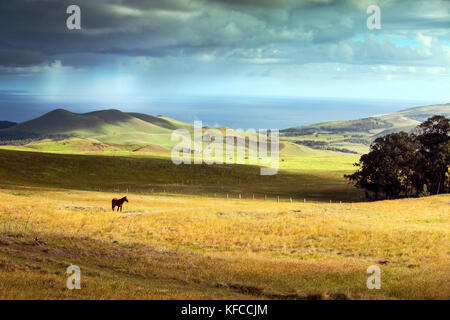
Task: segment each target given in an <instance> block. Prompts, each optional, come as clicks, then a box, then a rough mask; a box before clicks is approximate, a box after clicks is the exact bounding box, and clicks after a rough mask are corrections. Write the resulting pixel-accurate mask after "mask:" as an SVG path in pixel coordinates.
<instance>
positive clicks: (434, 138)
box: [412, 116, 450, 194]
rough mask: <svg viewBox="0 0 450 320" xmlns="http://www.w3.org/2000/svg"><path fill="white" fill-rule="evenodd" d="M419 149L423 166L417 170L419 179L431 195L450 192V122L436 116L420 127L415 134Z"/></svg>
mask: <svg viewBox="0 0 450 320" xmlns="http://www.w3.org/2000/svg"><path fill="white" fill-rule="evenodd" d="M412 136H413V140H414V141H415V142H416V144H417V147H418V148H419V157H420V158H421V165H420V166H419V167H418V168H416V171H417V172H416V175H417V179H419V180H420V179H422V186H423V184H426V185H427V186H428V191H429V192H430V193H431V194H438V193H442V192H448V191H449V190H448V169H449V165H450V120H449V119H447V118H445V117H444V116H434V117H431V118H429V119H428V120H427V121H425V122H424V123H422V124H421V125H419V126H418V127H417V128H416V129H415V130H414V132H413V135H412Z"/></svg>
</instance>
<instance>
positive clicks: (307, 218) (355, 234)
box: [0, 188, 450, 299]
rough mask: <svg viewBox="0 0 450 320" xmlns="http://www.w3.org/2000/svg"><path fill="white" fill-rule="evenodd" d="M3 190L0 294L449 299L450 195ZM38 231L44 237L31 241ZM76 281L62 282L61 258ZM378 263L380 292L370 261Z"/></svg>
mask: <svg viewBox="0 0 450 320" xmlns="http://www.w3.org/2000/svg"><path fill="white" fill-rule="evenodd" d="M116 196H117V195H115V194H109V193H100V192H85V191H67V190H58V189H43V188H10V189H1V190H0V198H1V199H2V206H1V207H0V298H3V299H12V298H44V299H58V298H77V299H78V298H80V299H88V298H100V299H111V298H119V299H122V298H137V299H155V298H156V299H173V298H175V299H184V298H192V299H211V298H212V299H222V298H237V299H240V298H251V299H259V298H263V299H264V298H269V299H270V298H273V299H285V298H289V299H303V298H306V299H308V298H330V299H338V298H350V299H361V298H370V299H372V298H375V299H377V298H401V299H428V298H431V299H448V298H450V286H449V278H450V247H449V243H450V241H449V240H450V239H449V237H450V216H449V212H450V210H449V209H450V196H449V195H442V196H434V197H429V198H422V199H405V200H393V201H382V202H372V203H353V204H351V203H346V204H338V203H336V204H324V203H320V204H319V203H306V204H304V203H295V202H294V203H285V202H283V203H276V202H269V201H267V202H265V201H262V200H237V199H236V200H234V199H233V200H232V199H229V200H226V199H214V198H201V197H192V196H191V197H188V196H176V197H175V196H173V197H172V196H163V195H161V196H160V195H153V196H145V195H141V194H129V195H128V196H129V199H130V202H129V203H125V205H124V211H123V212H122V213H117V212H115V213H112V212H111V209H110V201H111V198H112V197H116ZM35 237H38V239H39V241H38V242H35V241H34V239H35ZM72 263H73V264H77V265H79V266H80V268H81V270H82V289H81V290H79V291H77V290H74V291H70V290H68V289H66V288H65V281H66V277H67V275H66V274H65V271H66V268H67V266H69V265H70V264H72ZM370 265H379V266H380V267H381V270H382V279H381V281H382V286H381V290H368V289H367V288H366V280H367V277H368V275H367V274H366V269H367V267H368V266H370Z"/></svg>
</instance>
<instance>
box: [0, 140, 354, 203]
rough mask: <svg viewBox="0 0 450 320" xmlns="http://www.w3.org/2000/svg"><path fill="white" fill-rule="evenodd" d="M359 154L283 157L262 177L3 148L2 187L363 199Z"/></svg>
mask: <svg viewBox="0 0 450 320" xmlns="http://www.w3.org/2000/svg"><path fill="white" fill-rule="evenodd" d="M356 160H357V157H354V156H341V157H336V156H334V157H323V156H321V157H315V156H309V157H282V158H281V160H280V171H279V173H278V174H277V175H274V176H261V175H260V169H259V167H256V166H250V165H211V166H209V165H179V166H176V165H174V164H173V163H172V161H171V160H170V159H169V158H168V157H167V156H156V155H151V154H150V155H142V154H131V153H129V152H126V153H103V154H84V155H73V154H60V153H41V152H24V151H17V150H5V149H0V177H1V180H0V185H5V186H7V185H22V186H23V185H24V186H45V187H55V186H57V187H65V188H70V189H83V190H102V191H107V190H109V191H112V190H114V189H119V190H122V191H124V190H126V189H127V188H128V190H129V191H135V192H143V193H151V190H154V191H155V192H156V191H158V192H159V191H164V190H165V191H166V192H168V193H176V194H197V195H198V194H203V195H209V196H213V195H214V193H216V194H217V196H219V197H226V194H227V193H228V194H229V196H230V197H237V196H238V194H239V193H241V195H242V197H244V198H249V197H253V194H255V197H256V198H264V196H265V195H267V196H268V197H271V198H272V199H274V198H275V197H276V196H280V197H281V198H282V199H283V200H285V201H286V200H288V199H289V198H290V197H292V198H294V199H297V200H303V199H304V198H306V199H307V200H314V201H326V202H329V200H332V201H346V202H350V201H359V200H360V199H361V198H360V197H361V192H360V191H358V190H356V189H355V188H354V187H352V186H351V185H349V184H348V181H346V180H345V179H344V177H343V175H344V174H348V173H351V172H352V171H353V170H354V168H353V166H352V163H354V162H355V161H356Z"/></svg>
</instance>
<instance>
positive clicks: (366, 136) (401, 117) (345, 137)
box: [281, 104, 450, 153]
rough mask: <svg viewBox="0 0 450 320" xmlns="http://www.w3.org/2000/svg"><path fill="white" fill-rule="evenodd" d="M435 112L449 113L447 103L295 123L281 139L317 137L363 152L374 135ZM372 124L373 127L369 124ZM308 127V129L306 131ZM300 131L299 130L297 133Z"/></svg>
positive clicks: (405, 126)
mask: <svg viewBox="0 0 450 320" xmlns="http://www.w3.org/2000/svg"><path fill="white" fill-rule="evenodd" d="M436 114H438V115H445V116H446V117H449V116H450V104H445V105H433V106H425V107H416V108H410V109H405V110H401V111H398V112H392V113H387V114H380V115H375V116H373V117H370V118H366V119H358V120H347V121H329V122H323V123H316V124H312V125H308V126H300V127H294V128H290V129H287V130H283V131H284V133H288V136H282V137H281V139H282V140H283V141H290V142H293V141H301V140H309V141H311V140H312V141H320V142H326V143H327V146H329V147H335V148H344V149H349V150H352V151H356V152H358V153H366V152H367V151H368V149H369V143H370V142H371V141H372V140H373V139H375V138H376V137H378V136H380V135H386V134H388V133H392V132H399V131H405V132H408V131H410V130H411V129H413V128H414V127H416V126H417V125H419V124H420V123H421V122H422V121H425V120H426V119H427V118H429V117H431V116H433V115H436ZM372 126H373V128H371V127H372ZM308 130H310V131H311V132H310V133H309V132H308ZM289 131H290V132H289ZM301 132H302V134H300V133H301ZM295 133H298V134H295ZM306 133H307V134H306ZM320 152H324V151H320Z"/></svg>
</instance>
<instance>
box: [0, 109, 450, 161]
mask: <svg viewBox="0 0 450 320" xmlns="http://www.w3.org/2000/svg"><path fill="white" fill-rule="evenodd" d="M436 114H440V115H445V116H447V117H449V116H450V104H444V105H433V106H425V107H416V108H410V109H405V110H401V111H398V112H393V113H387V114H380V115H374V116H372V117H368V118H363V119H356V120H347V121H342V120H340V121H329V122H322V123H316V124H312V125H307V126H298V127H293V128H288V129H284V130H281V135H280V154H281V156H285V157H295V156H307V155H318V156H322V155H330V156H337V155H344V154H357V153H364V152H366V151H367V150H368V147H369V145H370V143H371V142H372V141H373V140H374V139H375V138H376V137H379V136H382V135H385V134H388V133H391V132H399V131H410V130H411V129H413V128H414V127H416V126H417V125H418V124H420V123H421V122H422V121H424V120H426V119H427V118H428V117H430V116H432V115H436ZM193 128H194V126H193V125H192V124H187V123H183V122H180V121H177V120H174V119H170V118H167V117H163V116H153V115H147V114H143V113H135V112H129V113H126V112H122V111H119V110H115V109H111V110H102V111H94V112H89V113H82V114H80V113H73V112H70V111H67V110H64V109H56V110H53V111H51V112H49V113H47V114H44V115H43V116H41V117H38V118H36V119H33V120H29V121H26V122H23V123H17V124H16V123H13V122H7V121H2V122H0V141H10V140H23V139H28V140H31V142H30V141H27V142H26V143H22V145H23V144H25V147H26V148H29V149H34V150H40V151H52V152H59V151H62V152H71V151H76V152H92V151H95V152H104V151H127V152H130V151H134V152H146V153H148V152H169V151H170V148H172V147H173V146H174V145H175V144H176V143H177V142H174V141H172V140H171V134H172V132H173V130H175V129H186V130H188V131H189V132H192V131H193ZM208 128H209V127H204V130H207V129H208ZM216 129H219V130H220V131H221V132H222V134H223V135H224V136H225V130H226V129H227V128H225V127H222V128H216ZM3 144H5V143H3Z"/></svg>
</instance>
